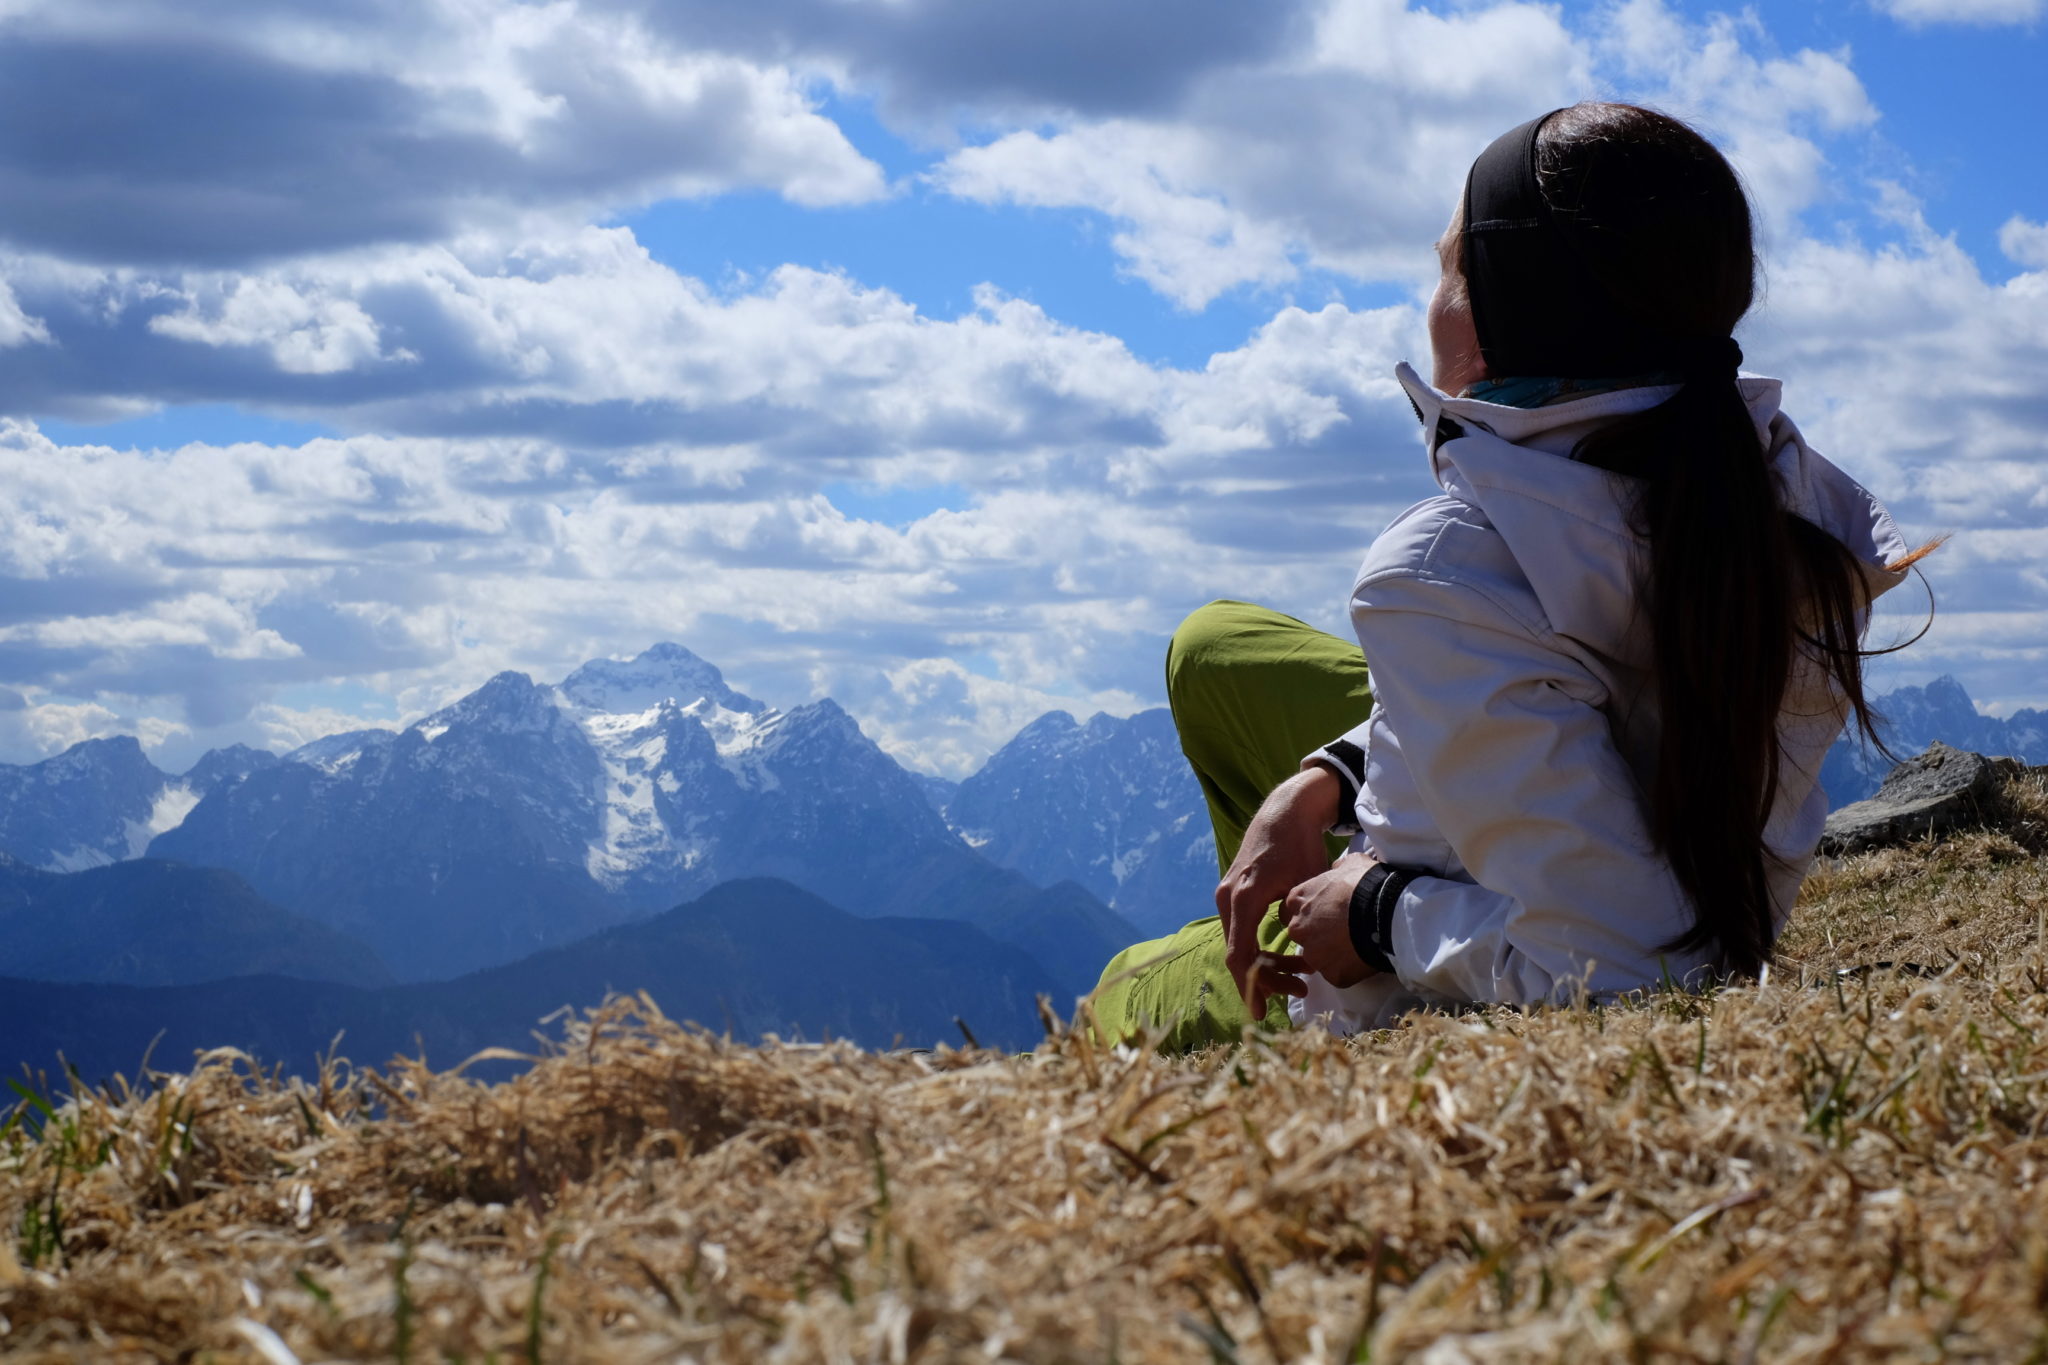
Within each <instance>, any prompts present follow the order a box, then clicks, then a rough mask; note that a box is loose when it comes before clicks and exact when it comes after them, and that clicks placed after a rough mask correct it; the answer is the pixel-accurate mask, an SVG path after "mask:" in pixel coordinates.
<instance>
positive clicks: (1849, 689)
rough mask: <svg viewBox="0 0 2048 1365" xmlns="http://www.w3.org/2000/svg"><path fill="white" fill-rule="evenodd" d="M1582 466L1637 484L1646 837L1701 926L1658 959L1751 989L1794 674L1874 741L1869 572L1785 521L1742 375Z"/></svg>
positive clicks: (1651, 417)
mask: <svg viewBox="0 0 2048 1365" xmlns="http://www.w3.org/2000/svg"><path fill="white" fill-rule="evenodd" d="M1574 453H1575V455H1576V456H1577V458H1579V459H1582V460H1584V461H1586V462H1587V463H1589V464H1593V465H1597V466H1599V467H1601V468H1604V469H1610V470H1614V471H1615V472H1617V473H1625V474H1630V475H1634V476H1636V477H1637V478H1638V479H1639V480H1640V482H1639V484H1638V488H1639V490H1640V491H1639V493H1638V495H1637V499H1636V504H1635V522H1636V526H1635V529H1636V531H1637V532H1638V534H1639V535H1640V536H1641V537H1642V540H1643V546H1644V549H1643V556H1644V558H1643V562H1642V564H1641V565H1640V574H1641V584H1642V587H1641V598H1640V602H1641V608H1640V609H1641V612H1642V614H1643V617H1644V620H1645V622H1646V624H1647V625H1648V627H1649V632H1650V638H1651V641H1652V646H1651V648H1652V671H1653V674H1654V677H1655V680H1656V696H1657V704H1658V712H1659V717H1660V723H1659V726H1658V742H1657V764H1656V771H1655V775H1654V777H1653V778H1652V780H1651V783H1650V790H1649V791H1648V793H1647V797H1648V807H1649V811H1648V813H1649V823H1650V832H1651V835H1652V837H1653V838H1654V839H1655V841H1656V843H1657V847H1658V849H1659V850H1660V851H1661V852H1662V853H1663V854H1664V857H1665V859H1666V860H1667V861H1668V862H1669V863H1670V865H1671V870H1672V873H1673V875H1674V876H1676V877H1677V879H1678V883H1679V885H1680V886H1681V887H1683V888H1684V890H1685V892H1686V895H1687V897H1688V898H1689V899H1690V900H1691V901H1692V904H1693V907H1694V920H1693V926H1692V928H1691V929H1689V930H1688V931H1687V932H1686V933H1684V934H1683V935H1681V936H1679V937H1678V938H1677V939H1676V940H1674V941H1673V942H1671V943H1669V944H1666V945H1665V946H1666V948H1667V949H1670V950H1673V951H1698V950H1702V949H1706V950H1712V951H1714V952H1715V953H1716V954H1717V956H1718V958H1719V961H1720V965H1721V968H1722V970H1723V971H1725V972H1728V973H1732V974H1737V975H1745V976H1748V975H1754V974H1756V972H1757V971H1758V970H1760V969H1761V968H1762V966H1763V965H1764V963H1766V962H1768V961H1769V960H1770V956H1771V944H1772V940H1773V939H1774V938H1775V937H1776V925H1775V921H1774V916H1773V902H1772V899H1771V889H1770V869H1769V866H1768V860H1769V857H1770V855H1769V853H1768V851H1767V849H1766V847H1765V844H1764V827H1765V824H1766V823H1767V822H1768V820H1769V819H1770V813H1771V808H1772V807H1773V806H1774V805H1775V804H1776V802H1777V797H1778V772H1779V765H1780V763H1781V761H1782V759H1783V746H1782V741H1781V739H1780V736H1779V732H1778V724H1779V716H1780V714H1781V713H1782V712H1783V710H1784V708H1785V700H1786V692H1787V690H1788V688H1789V687H1790V685H1791V681H1792V678H1793V675H1794V673H1795V671H1796V670H1798V669H1799V668H1800V667H1801V666H1802V665H1803V664H1806V663H1811V664H1812V665H1817V666H1818V667H1820V668H1821V669H1823V670H1825V672H1826V674H1827V675H1828V676H1829V678H1830V679H1831V681H1832V684H1833V687H1834V690H1835V691H1836V693H1837V694H1838V695H1840V696H1841V697H1843V698H1845V699H1846V701H1847V703H1848V705H1849V707H1850V709H1851V710H1852V711H1853V713H1854V715H1855V717H1856V720H1857V722H1858V724H1859V725H1860V726H1862V727H1863V729H1864V730H1865V732H1866V733H1868V732H1869V731H1870V730H1871V728H1872V719H1871V714H1870V709H1869V706H1868V704H1867V702H1866V701H1865V698H1864V694H1863V677H1862V653H1861V651H1860V649H1859V647H1858V640H1859V637H1860V634H1861V626H1862V621H1863V612H1864V610H1865V608H1866V607H1867V606H1868V594H1867V591H1866V589H1865V588H1864V586H1863V579H1862V576H1861V571H1860V569H1859V568H1858V566H1857V564H1856V562H1855V560H1854V558H1853V556H1851V555H1850V553H1849V551H1848V550H1847V549H1846V548H1844V547H1843V545H1842V544H1841V542H1840V541H1838V540H1836V539H1835V538H1834V537H1832V536H1830V535H1828V534H1827V533H1826V532H1824V531H1822V530H1820V529H1819V528H1818V527H1816V526H1814V525H1813V524H1812V523H1811V522H1808V521H1806V520H1805V519H1804V518H1801V517H1798V516H1796V515H1794V514H1792V513H1790V512H1788V511H1786V510H1784V508H1783V506H1782V502H1781V499H1780V496H1779V491H1778V489H1777V487H1776V481H1775V479H1774V477H1773V475H1772V473H1771V469H1770V465H1769V462H1768V453H1767V452H1766V451H1765V449H1764V446H1763V442H1762V441H1761V440H1760V439H1759V438H1758V434H1757V430H1756V425H1755V422H1754V420H1753V419H1752V418H1751V416H1750V414H1749V409H1748V406H1747V404H1745V403H1744V402H1743V399H1742V394H1741V393H1740V391H1739V390H1738V389H1737V387H1736V385H1735V383H1734V381H1733V378H1732V376H1731V377H1726V378H1719V379H1710V378H1706V377H1704V376H1702V377H1697V378H1692V379H1689V380H1687V382H1686V383H1684V384H1683V385H1682V386H1681V387H1680V388H1679V390H1678V392H1677V393H1676V394H1674V395H1673V396H1672V397H1671V398H1669V399H1667V400H1666V401H1665V402H1663V403H1661V404H1659V405H1658V406H1657V407H1655V408H1652V409H1650V410H1649V411H1648V412H1644V413H1640V414H1637V415H1636V416H1633V417H1629V418H1624V419H1622V420H1620V421H1617V422H1615V423H1613V424H1611V425H1609V426H1606V427H1603V428H1602V429H1601V430H1599V431H1598V432H1595V433H1594V434H1592V435H1591V436H1588V437H1587V438H1585V440H1583V441H1582V442H1580V444H1579V447H1578V449H1577V451H1575V452H1574Z"/></svg>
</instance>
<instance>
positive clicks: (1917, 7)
mask: <svg viewBox="0 0 2048 1365" xmlns="http://www.w3.org/2000/svg"><path fill="white" fill-rule="evenodd" d="M1876 4H1877V7H1878V8H1879V9H1881V10H1883V11H1884V12H1885V13H1887V14H1889V15H1891V16H1892V18H1894V19H1897V20H1899V21H1901V22H1903V23H1907V24H1912V25H1915V26H1916V27H1917V26H1923V25H1927V24H2030V23H2033V22H2035V21H2036V20H2038V19H2040V18H2041V16H2042V14H2043V13H2048V0H1876Z"/></svg>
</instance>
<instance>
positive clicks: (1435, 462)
mask: <svg viewBox="0 0 2048 1365" xmlns="http://www.w3.org/2000/svg"><path fill="white" fill-rule="evenodd" d="M1395 375H1396V377H1397V378H1398V379H1399V380H1400V383H1401V387H1402V388H1403V390H1405V391H1406V393H1407V395H1408V401H1409V402H1410V403H1411V404H1413V405H1414V408H1415V411H1416V414H1417V416H1419V417H1420V418H1421V419H1422V426H1423V433H1424V438H1423V439H1424V444H1425V445H1426V446H1427V448H1428V451H1429V463H1430V473H1431V474H1432V475H1433V476H1434V477H1435V479H1436V482H1437V484H1438V486H1439V487H1441V488H1442V489H1443V490H1444V492H1446V493H1448V494H1449V495H1450V496H1452V497H1454V498H1457V499H1458V500H1459V501H1461V502H1465V503H1468V504H1470V505H1472V506H1475V507H1477V508H1479V509H1480V511H1482V512H1483V513H1485V515H1486V518H1487V520H1488V521H1489V522H1491V523H1492V525H1493V527H1494V529H1495V530H1497V531H1498V532H1499V533H1500V535H1501V537H1502V539H1504V540H1505V541H1506V542H1507V546H1508V550H1509V552H1510V553H1511V554H1512V555H1513V556H1514V558H1515V562H1516V563H1517V564H1518V565H1519V566H1520V567H1521V568H1522V570H1523V572H1524V573H1525V574H1526V575H1527V576H1528V579H1529V583H1530V586H1531V587H1532V588H1533V589H1534V590H1535V592H1536V595H1537V598H1538V600H1539V602H1541V604H1542V606H1543V609H1544V612H1545V614H1546V615H1547V616H1548V617H1549V620H1550V623H1551V626H1552V628H1553V629H1555V630H1557V631H1558V632H1559V633H1560V634H1564V635H1568V636H1571V637H1573V638H1575V639H1578V640H1580V641H1581V642H1583V643H1584V644H1586V645H1588V646H1589V647H1591V648H1593V649H1596V650H1598V651H1600V652H1601V653H1603V654H1605V655H1608V656H1609V657H1614V658H1625V659H1631V660H1634V659H1635V657H1636V656H1637V655H1638V654H1639V653H1640V651H1641V649H1642V647H1643V645H1644V644H1645V643H1646V642H1644V641H1642V640H1640V639H1638V638H1636V637H1637V635H1638V634H1639V632H1637V631H1636V629H1635V601H1636V585H1635V569H1636V562H1637V551H1638V549H1639V548H1640V547H1639V537H1638V536H1637V535H1636V534H1635V531H1634V530H1633V528H1632V527H1631V526H1630V524H1629V510H1630V508H1629V504H1630V502H1631V499H1630V497H1629V495H1628V490H1629V488H1630V485H1631V484H1632V482H1633V481H1632V480H1630V479H1627V478H1625V477H1623V476H1620V475H1616V474H1610V473H1608V472H1607V471H1606V470H1603V469H1597V468H1595V467H1594V466H1592V465H1587V464H1581V463H1579V462H1578V461H1576V460H1574V459H1572V458H1571V451H1572V449H1573V448H1574V447H1575V446H1576V445H1577V444H1578V442H1579V440H1580V438H1581V437H1583V436H1585V435H1586V434H1588V433H1589V432H1591V431H1592V430H1594V429H1595V428H1597V427H1598V426H1600V425H1601V424H1602V423H1604V422H1606V421H1608V420H1610V419H1612V418H1614V417H1617V416H1621V415H1624V414H1626V413H1631V412H1641V411H1643V410H1645V409H1647V408H1650V407H1654V406H1655V405H1656V404H1658V403H1661V402H1663V401H1664V400H1665V399H1666V398H1668V397H1670V396H1671V394H1672V393H1673V392H1675V389H1674V388H1673V387H1672V386H1670V385H1653V386H1647V387H1644V388H1638V389H1616V390H1613V391H1611V392H1608V393H1600V394H1592V395H1589V396H1588V397H1585V398H1577V399H1572V400H1570V401H1568V402H1564V403H1554V404H1551V405H1550V406H1548V407H1542V408H1511V407H1505V406H1502V405H1500V404H1497V403H1484V402H1480V401H1479V400H1477V399H1471V398H1453V397H1451V396H1450V395H1449V394H1446V393H1444V392H1442V391H1441V390H1439V389H1436V388H1434V387H1432V386H1430V385H1429V384H1427V383H1424V382H1423V380H1422V378H1421V376H1420V375H1418V374H1416V372H1415V370H1414V368H1413V367H1411V366H1409V365H1407V364H1405V363H1404V364H1402V365H1401V366H1400V367H1399V368H1398V369H1396V371H1395ZM1738 382H1739V384H1740V385H1741V391H1742V396H1743V399H1744V401H1745V402H1746V403H1747V404H1748V405H1749V411H1750V415H1751V417H1752V418H1753V419H1755V421H1756V424H1757V435H1758V438H1759V439H1760V440H1761V441H1762V442H1763V445H1764V449H1765V450H1767V451H1769V452H1770V459H1771V465H1772V468H1773V470H1774V471H1775V472H1776V473H1777V475H1778V479H1779V486H1780V488H1781V489H1782V490H1783V494H1784V498H1785V504H1786V506H1787V507H1788V508H1789V509H1790V510H1791V511H1792V512H1794V513H1795V514H1797V515H1798V516H1801V517H1803V518H1805V519H1806V520H1807V521H1810V522H1812V523H1813V524H1814V525H1816V526H1818V527H1820V528H1821V529H1822V530H1824V531H1826V532H1828V533H1829V534H1830V535H1832V536H1834V537H1835V538H1836V539H1837V540H1839V541H1841V542H1842V543H1843V544H1844V545H1845V546H1847V547H1848V549H1849V550H1850V552H1851V553H1852V554H1853V555H1854V556H1855V557H1856V559H1857V561H1858V562H1859V563H1860V564H1861V565H1862V568H1863V577H1864V582H1865V584H1866V586H1867V587H1868V590H1869V592H1870V596H1871V597H1872V598H1873V599H1875V598H1876V597H1878V596H1879V595H1881V594H1883V593H1885V592H1888V591H1890V590H1891V589H1892V588H1894V587H1896V586H1897V585H1898V584H1899V583H1900V582H1902V581H1904V578H1905V575H1904V573H1903V572H1894V571H1892V570H1888V569H1886V568H1885V567H1884V566H1885V565H1886V564H1888V563H1890V562H1892V561H1894V560H1897V559H1898V558H1900V557H1901V556H1903V555H1904V554H1905V553H1906V552H1907V546H1906V541H1905V538H1904V537H1903V536H1901V535H1900V534H1899V529H1898V527H1897V526H1896V525H1894V524H1893V522H1892V519H1891V514H1890V513H1888V512H1886V511H1885V509H1884V508H1883V507H1882V506H1881V505H1880V504H1879V503H1878V501H1877V499H1876V498H1874V497H1872V496H1871V495H1870V493H1869V491H1868V490H1866V489H1864V488H1863V487H1862V486H1861V485H1860V484H1858V483H1857V482H1856V481H1855V480H1854V479H1851V478H1850V477H1849V476H1848V475H1847V474H1844V473H1843V472H1842V471H1841V470H1840V469H1837V468H1836V467H1835V466H1834V465H1833V464H1831V463H1829V462H1828V461H1827V460H1826V459H1824V458H1823V457H1822V456H1821V455H1820V454H1819V453H1818V452H1816V451H1814V450H1813V449H1812V448H1811V447H1809V446H1808V445H1807V444H1806V442H1805V440H1804V439H1803V438H1802V437H1801V436H1800V434H1799V430H1798V428H1797V427H1795V426H1794V425H1793V424H1792V422H1791V420H1790V419H1789V418H1787V417H1786V416H1785V415H1784V414H1783V413H1782V412H1780V411H1779V408H1778V402H1779V398H1780V397H1781V395H1782V393H1783V389H1784V386H1783V385H1782V384H1781V383H1780V382H1779V381H1778V380H1775V379H1764V378H1759V377H1745V378H1743V379H1741V380H1739V381H1738Z"/></svg>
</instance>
